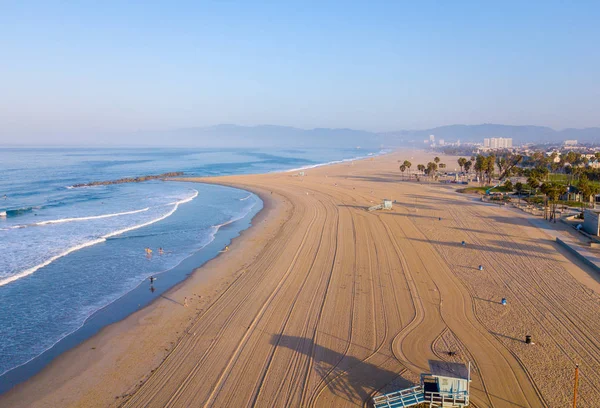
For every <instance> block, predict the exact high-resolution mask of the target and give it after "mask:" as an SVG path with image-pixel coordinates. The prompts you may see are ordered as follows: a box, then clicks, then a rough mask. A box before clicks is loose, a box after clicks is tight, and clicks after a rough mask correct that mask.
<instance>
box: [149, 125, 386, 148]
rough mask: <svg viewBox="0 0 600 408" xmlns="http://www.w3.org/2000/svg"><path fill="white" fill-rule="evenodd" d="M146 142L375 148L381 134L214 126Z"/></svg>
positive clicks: (152, 136)
mask: <svg viewBox="0 0 600 408" xmlns="http://www.w3.org/2000/svg"><path fill="white" fill-rule="evenodd" d="M144 136H145V137H146V140H147V142H148V143H149V144H156V143H159V142H160V141H164V140H168V141H170V142H171V143H172V144H174V145H180V146H203V147H356V146H361V147H365V148H366V147H369V148H373V147H379V146H380V145H381V143H382V142H383V139H384V137H383V136H382V135H379V134H377V133H373V132H366V131H362V130H353V129H328V128H316V129H299V128H294V127H289V126H274V125H260V126H238V125H217V126H210V127H198V128H187V129H177V130H174V131H168V132H152V133H144Z"/></svg>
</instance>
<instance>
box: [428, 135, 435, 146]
mask: <svg viewBox="0 0 600 408" xmlns="http://www.w3.org/2000/svg"><path fill="white" fill-rule="evenodd" d="M429 143H431V144H433V143H435V135H429Z"/></svg>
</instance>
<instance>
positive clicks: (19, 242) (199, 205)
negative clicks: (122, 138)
mask: <svg viewBox="0 0 600 408" xmlns="http://www.w3.org/2000/svg"><path fill="white" fill-rule="evenodd" d="M368 153H375V152H369V151H365V150H360V151H357V150H354V149H352V150H270V151H265V150H260V151H259V150H256V151H242V150H208V149H0V214H2V216H1V217H0V305H1V308H0V374H2V373H5V372H7V371H9V370H11V369H12V368H14V367H17V366H20V365H22V364H24V363H26V362H28V361H30V360H31V359H33V358H35V357H36V356H38V355H40V354H41V353H43V352H44V351H45V350H48V349H49V348H51V347H52V346H53V345H54V344H56V343H57V342H58V341H60V340H61V339H63V338H65V336H67V335H69V334H70V333H73V332H74V331H76V330H77V329H79V328H80V327H81V326H82V325H83V324H84V323H85V322H86V319H88V318H89V317H90V316H91V315H92V314H94V313H95V312H96V311H98V310H100V309H102V308H105V307H106V306H107V305H109V304H112V303H113V302H115V301H116V300H117V299H119V298H121V297H122V296H123V295H124V294H127V293H129V292H131V291H132V290H133V289H135V288H136V287H138V286H139V285H140V283H141V282H142V281H144V280H146V279H147V278H148V277H149V276H151V275H154V276H157V278H158V280H157V282H161V279H163V277H166V275H163V277H161V273H164V272H167V271H170V270H172V269H173V268H175V267H177V266H178V265H183V264H182V262H184V260H186V259H188V258H190V257H191V256H192V255H194V256H197V255H198V254H199V253H201V252H202V251H203V250H204V251H208V247H207V245H209V244H210V243H211V242H213V240H215V238H216V237H218V234H219V231H220V230H221V229H222V228H221V227H223V226H224V225H226V226H227V227H226V228H238V229H241V228H245V227H247V225H248V223H247V222H245V223H242V222H240V221H237V220H244V219H245V218H248V217H251V216H252V215H253V214H255V213H256V212H257V211H258V210H259V209H260V208H262V202H261V201H260V199H259V198H258V197H256V196H255V195H253V194H250V193H248V192H245V191H242V190H237V189H233V188H228V187H221V186H212V185H204V184H196V183H179V182H162V181H151V182H145V183H132V184H120V185H110V186H96V187H86V188H70V186H72V185H73V184H76V183H85V182H90V181H94V180H99V181H100V180H113V179H118V178H122V177H134V176H141V175H148V174H158V173H163V172H167V171H184V172H185V173H186V175H201V176H207V175H208V176H212V175H226V174H246V173H264V172H271V171H279V170H286V169H293V168H300V167H310V166H314V165H317V164H320V163H327V162H332V161H337V160H344V159H350V158H354V157H359V156H364V155H366V154H368ZM236 221H237V222H236ZM216 242H217V243H218V244H219V245H220V244H221V243H220V242H219V241H218V240H217V241H216ZM213 245H214V244H213ZM159 247H162V248H163V251H164V252H163V253H162V254H160V253H159V251H158V248H159ZM145 248H151V249H152V250H153V253H152V255H150V256H148V255H146V253H145ZM211 250H212V251H213V252H214V251H215V249H214V248H213V249H211ZM211 256H213V255H211ZM163 281H164V282H167V281H168V279H166V278H165V279H164V280H163ZM157 286H158V283H157ZM165 289H166V288H164V287H163V288H161V290H165ZM157 294H158V293H157Z"/></svg>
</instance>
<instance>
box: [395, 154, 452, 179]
mask: <svg viewBox="0 0 600 408" xmlns="http://www.w3.org/2000/svg"><path fill="white" fill-rule="evenodd" d="M440 161H441V159H440V158H439V157H437V156H436V157H434V158H433V161H432V162H429V163H427V166H425V165H423V164H418V165H417V170H418V171H419V172H421V173H422V174H426V175H428V176H430V177H434V176H435V174H436V173H437V171H438V168H440V169H445V168H446V165H445V164H444V163H440ZM398 162H399V163H402V164H400V167H399V169H400V171H401V172H402V174H403V175H404V172H405V171H407V170H408V174H409V177H410V168H411V166H412V163H411V162H410V161H408V160H404V161H403V162H401V161H400V160H399V161H398Z"/></svg>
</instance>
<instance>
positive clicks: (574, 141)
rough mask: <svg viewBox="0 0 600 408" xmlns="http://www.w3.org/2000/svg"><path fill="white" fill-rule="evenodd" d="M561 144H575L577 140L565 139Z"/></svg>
mask: <svg viewBox="0 0 600 408" xmlns="http://www.w3.org/2000/svg"><path fill="white" fill-rule="evenodd" d="M563 144H564V145H565V146H577V140H565V141H564V142H563Z"/></svg>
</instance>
